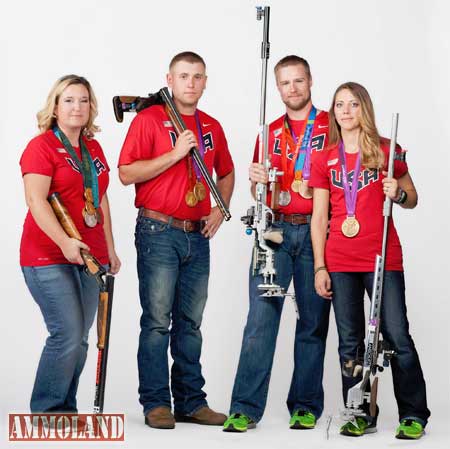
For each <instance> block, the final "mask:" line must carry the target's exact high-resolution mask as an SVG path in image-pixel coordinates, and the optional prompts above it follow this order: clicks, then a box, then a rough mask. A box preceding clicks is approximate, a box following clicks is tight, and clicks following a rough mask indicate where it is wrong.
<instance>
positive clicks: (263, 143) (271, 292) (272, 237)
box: [241, 6, 298, 317]
mask: <svg viewBox="0 0 450 449" xmlns="http://www.w3.org/2000/svg"><path fill="white" fill-rule="evenodd" d="M256 18H257V20H261V19H264V31H263V41H262V44H261V59H262V78H261V108H260V130H259V159H258V160H259V163H261V164H263V165H264V167H265V169H266V170H267V174H268V180H269V186H270V190H271V192H272V198H273V199H274V198H275V197H276V195H278V188H277V186H278V182H277V179H278V177H279V176H282V175H283V172H282V171H278V170H277V168H274V167H272V165H271V162H270V159H269V151H268V148H269V147H268V140H269V132H268V131H269V127H268V125H267V124H266V123H265V121H266V120H265V115H266V81H267V61H268V59H269V53H270V43H269V18H270V7H269V6H265V7H262V6H258V7H257V16H256ZM255 196H256V198H255V199H256V203H255V205H254V206H252V207H251V208H250V209H248V211H247V215H246V216H244V217H242V218H241V221H242V222H243V223H244V224H246V225H247V229H246V233H247V234H248V235H251V234H252V233H253V232H254V233H255V243H254V246H253V258H252V260H253V262H252V263H253V267H252V268H253V276H256V275H257V274H260V275H261V276H262V278H263V282H262V284H259V285H258V288H259V289H260V290H261V291H262V292H263V293H262V294H261V296H265V297H280V296H281V297H284V296H290V297H292V299H293V302H294V305H295V310H296V313H297V317H298V310H297V303H296V302H295V297H294V295H293V294H292V293H286V292H285V291H284V289H283V288H282V287H281V286H280V285H278V284H277V283H276V282H275V276H276V269H275V252H274V250H273V249H272V248H271V247H270V246H269V245H268V244H267V242H273V243H276V244H281V243H282V242H283V234H282V231H281V230H279V229H272V223H273V221H274V213H273V210H272V209H271V208H270V207H269V206H268V205H267V185H266V184H263V183H260V182H258V183H257V184H256V192H255ZM275 200H276V198H275ZM272 204H275V202H274V201H272Z"/></svg>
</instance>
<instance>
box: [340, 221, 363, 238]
mask: <svg viewBox="0 0 450 449" xmlns="http://www.w3.org/2000/svg"><path fill="white" fill-rule="evenodd" d="M359 228H360V226H359V222H358V220H357V219H356V218H355V217H347V218H346V219H345V220H344V222H343V223H342V226H341V230H342V234H344V235H345V236H346V237H350V238H352V237H355V235H357V234H358V232H359Z"/></svg>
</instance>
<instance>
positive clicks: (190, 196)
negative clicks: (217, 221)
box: [184, 191, 198, 207]
mask: <svg viewBox="0 0 450 449" xmlns="http://www.w3.org/2000/svg"><path fill="white" fill-rule="evenodd" d="M184 200H185V201H186V204H187V205H188V206H189V207H195V206H196V205H197V203H198V199H197V197H196V196H195V193H194V192H192V191H189V192H188V193H186V196H185V197H184Z"/></svg>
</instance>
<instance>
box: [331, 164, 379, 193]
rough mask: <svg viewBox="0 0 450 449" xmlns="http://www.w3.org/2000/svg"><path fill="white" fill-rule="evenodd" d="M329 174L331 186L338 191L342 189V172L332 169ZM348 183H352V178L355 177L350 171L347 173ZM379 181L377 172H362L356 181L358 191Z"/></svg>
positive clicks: (353, 172)
mask: <svg viewBox="0 0 450 449" xmlns="http://www.w3.org/2000/svg"><path fill="white" fill-rule="evenodd" d="M330 174H331V184H333V185H334V186H335V187H337V188H338V189H344V185H343V182H342V172H341V170H336V169H332V170H330ZM347 176H348V182H350V183H352V182H353V177H354V176H355V171H354V170H352V171H351V172H349V173H348V175H347ZM379 179H380V173H379V171H378V170H363V171H362V172H361V174H360V176H359V179H358V191H359V190H362V189H364V188H366V187H367V186H368V185H370V184H372V183H374V182H377V181H378V180H379Z"/></svg>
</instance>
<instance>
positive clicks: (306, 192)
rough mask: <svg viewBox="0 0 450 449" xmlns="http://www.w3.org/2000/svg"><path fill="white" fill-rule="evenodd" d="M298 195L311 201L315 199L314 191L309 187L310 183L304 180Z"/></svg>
mask: <svg viewBox="0 0 450 449" xmlns="http://www.w3.org/2000/svg"><path fill="white" fill-rule="evenodd" d="M298 193H299V194H300V196H301V197H302V198H305V199H306V200H310V199H311V198H312V197H313V195H312V189H311V187H309V186H308V181H305V180H303V182H302V184H301V185H300V190H299V192H298Z"/></svg>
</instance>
